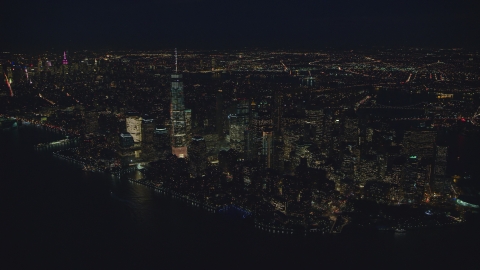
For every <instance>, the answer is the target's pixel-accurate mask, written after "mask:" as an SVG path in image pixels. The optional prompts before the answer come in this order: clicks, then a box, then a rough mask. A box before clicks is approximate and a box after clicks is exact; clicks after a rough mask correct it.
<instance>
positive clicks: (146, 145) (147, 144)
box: [142, 116, 155, 161]
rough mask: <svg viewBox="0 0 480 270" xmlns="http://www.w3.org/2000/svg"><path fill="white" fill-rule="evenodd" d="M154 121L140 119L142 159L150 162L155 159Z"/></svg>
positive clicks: (145, 118)
mask: <svg viewBox="0 0 480 270" xmlns="http://www.w3.org/2000/svg"><path fill="white" fill-rule="evenodd" d="M154 136H155V121H154V120H153V119H152V118H150V117H148V116H145V117H143V119H142V158H143V159H144V160H149V161H152V160H154V159H155V151H154V150H155V149H154Z"/></svg>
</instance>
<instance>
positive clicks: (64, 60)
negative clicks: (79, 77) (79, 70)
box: [62, 52, 68, 65]
mask: <svg viewBox="0 0 480 270" xmlns="http://www.w3.org/2000/svg"><path fill="white" fill-rule="evenodd" d="M62 64H63V65H68V60H67V53H66V52H63V60H62Z"/></svg>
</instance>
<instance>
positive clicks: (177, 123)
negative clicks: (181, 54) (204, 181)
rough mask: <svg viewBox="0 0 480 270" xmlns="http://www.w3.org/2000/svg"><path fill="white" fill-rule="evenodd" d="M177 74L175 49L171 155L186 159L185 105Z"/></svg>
mask: <svg viewBox="0 0 480 270" xmlns="http://www.w3.org/2000/svg"><path fill="white" fill-rule="evenodd" d="M177 72H178V66H177V49H175V73H174V74H172V75H171V83H172V88H171V91H172V100H171V105H170V120H171V121H172V129H171V134H172V136H171V138H172V154H174V155H176V156H177V157H179V158H185V157H187V126H186V125H187V123H186V118H185V105H184V103H183V81H182V74H178V73H177Z"/></svg>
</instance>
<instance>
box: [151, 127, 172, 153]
mask: <svg viewBox="0 0 480 270" xmlns="http://www.w3.org/2000/svg"><path fill="white" fill-rule="evenodd" d="M153 140H154V141H153V146H154V149H155V152H156V154H157V157H158V158H160V159H164V158H165V157H166V154H167V153H171V151H172V150H171V147H170V136H169V133H168V130H167V128H165V127H156V128H155V132H154V137H153Z"/></svg>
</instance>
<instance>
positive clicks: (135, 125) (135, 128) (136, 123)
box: [125, 116, 142, 143]
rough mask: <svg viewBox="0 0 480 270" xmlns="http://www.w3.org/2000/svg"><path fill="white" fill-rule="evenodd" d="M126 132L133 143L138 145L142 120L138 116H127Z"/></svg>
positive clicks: (140, 138)
mask: <svg viewBox="0 0 480 270" xmlns="http://www.w3.org/2000/svg"><path fill="white" fill-rule="evenodd" d="M125 122H126V125H127V132H128V133H130V135H132V137H133V141H134V142H136V143H139V142H141V141H142V118H141V117H140V116H127V118H126V121H125Z"/></svg>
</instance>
